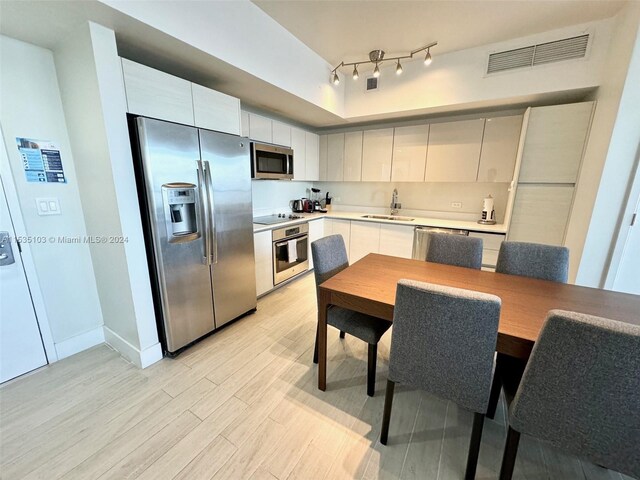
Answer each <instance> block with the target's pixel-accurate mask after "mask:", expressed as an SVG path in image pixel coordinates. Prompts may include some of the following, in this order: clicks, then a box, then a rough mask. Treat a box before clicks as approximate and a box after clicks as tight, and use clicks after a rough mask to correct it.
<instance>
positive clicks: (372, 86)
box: [365, 77, 380, 92]
mask: <svg viewBox="0 0 640 480" xmlns="http://www.w3.org/2000/svg"><path fill="white" fill-rule="evenodd" d="M378 80H380V79H379V78H378V77H367V82H366V87H365V92H370V91H372V90H377V89H378Z"/></svg>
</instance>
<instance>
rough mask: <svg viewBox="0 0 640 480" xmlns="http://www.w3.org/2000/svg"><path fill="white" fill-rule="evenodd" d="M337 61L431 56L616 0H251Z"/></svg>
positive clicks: (607, 12) (595, 14)
mask: <svg viewBox="0 0 640 480" xmlns="http://www.w3.org/2000/svg"><path fill="white" fill-rule="evenodd" d="M252 1H253V3H255V4H256V5H257V6H258V7H260V8H261V9H262V10H263V11H265V12H266V13H267V14H268V15H269V16H271V17H272V18H273V19H274V20H276V21H277V22H278V23H279V24H280V25H282V26H283V27H284V28H285V29H287V30H289V31H290V32H291V33H292V34H293V35H295V36H296V37H297V38H298V39H299V40H300V41H302V42H303V43H304V44H306V45H307V46H308V47H309V48H311V49H312V50H314V51H315V52H316V53H318V54H319V55H320V56H321V57H323V58H324V59H325V60H327V61H328V62H329V63H330V64H332V65H337V64H339V63H340V62H341V61H342V60H344V61H346V62H349V61H357V60H361V59H363V58H366V57H367V54H368V52H369V51H371V50H374V49H382V50H384V51H385V52H386V53H387V56H392V55H393V54H403V53H407V52H409V51H411V50H414V49H416V48H419V47H421V46H423V45H427V44H428V43H431V42H433V41H437V42H438V46H437V47H436V48H434V50H433V53H434V55H437V54H438V53H440V54H442V53H445V52H451V51H455V50H461V49H465V48H471V47H477V46H480V45H485V44H489V43H494V42H501V41H505V40H510V39H512V38H517V37H523V36H526V35H531V34H535V33H540V32H544V31H548V30H553V29H556V28H561V27H565V26H569V25H576V24H579V23H585V22H589V21H593V20H599V19H603V18H608V17H611V16H613V15H615V14H616V13H617V12H618V11H619V10H620V9H621V8H622V6H623V5H624V4H625V3H626V2H624V1H616V0H522V1H514V0H510V1H501V0H495V1H492V0H488V1H487V0H474V1H469V0H466V1H465V0H460V1H458V0H448V1H447V0H444V1H443V0H439V1H433V0H422V1H378V0H371V1H370V0H360V1H342V0H314V1H309V0H252Z"/></svg>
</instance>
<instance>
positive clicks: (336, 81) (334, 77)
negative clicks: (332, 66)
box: [331, 72, 340, 85]
mask: <svg viewBox="0 0 640 480" xmlns="http://www.w3.org/2000/svg"><path fill="white" fill-rule="evenodd" d="M331 81H332V82H333V84H334V85H338V84H339V83H340V77H338V72H333V75H332V76H331Z"/></svg>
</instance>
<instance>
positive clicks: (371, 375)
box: [367, 343, 378, 397]
mask: <svg viewBox="0 0 640 480" xmlns="http://www.w3.org/2000/svg"><path fill="white" fill-rule="evenodd" d="M377 358H378V345H377V344H375V343H374V344H371V343H370V344H369V362H368V365H367V395H369V396H370V397H373V394H374V392H375V390H376V359H377Z"/></svg>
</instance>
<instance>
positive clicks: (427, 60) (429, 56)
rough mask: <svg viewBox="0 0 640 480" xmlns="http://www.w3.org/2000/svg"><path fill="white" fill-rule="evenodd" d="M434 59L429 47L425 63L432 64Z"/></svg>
mask: <svg viewBox="0 0 640 480" xmlns="http://www.w3.org/2000/svg"><path fill="white" fill-rule="evenodd" d="M432 61H433V59H432V58H431V52H430V51H429V49H427V55H426V56H425V57H424V64H425V65H426V66H427V67H428V66H429V65H431V62H432Z"/></svg>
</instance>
